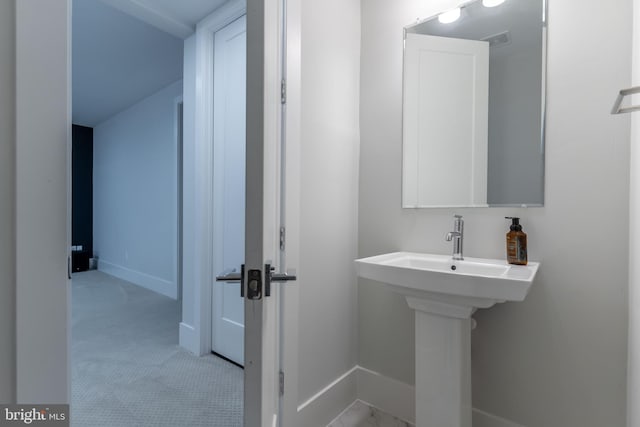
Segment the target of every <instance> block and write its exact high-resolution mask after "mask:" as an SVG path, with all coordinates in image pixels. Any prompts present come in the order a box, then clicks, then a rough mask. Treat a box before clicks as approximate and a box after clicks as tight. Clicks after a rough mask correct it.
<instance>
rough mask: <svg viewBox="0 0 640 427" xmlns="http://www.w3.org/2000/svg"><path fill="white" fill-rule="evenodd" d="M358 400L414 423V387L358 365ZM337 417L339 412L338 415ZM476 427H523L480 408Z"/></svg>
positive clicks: (475, 413) (475, 419)
mask: <svg viewBox="0 0 640 427" xmlns="http://www.w3.org/2000/svg"><path fill="white" fill-rule="evenodd" d="M355 375H356V378H357V390H358V399H359V400H361V401H362V402H364V403H367V404H369V405H371V406H375V407H376V408H378V409H381V410H382V411H384V412H386V413H388V414H389V415H393V416H394V417H396V418H399V419H401V420H404V421H409V422H410V423H413V424H415V410H416V409H415V408H416V406H415V393H416V389H415V387H414V386H412V385H409V384H406V383H403V382H402V381H398V380H395V379H393V378H389V377H386V376H384V375H382V374H380V373H378V372H374V371H372V370H370V369H367V368H363V367H361V366H356V368H355ZM336 414H337V413H336ZM473 427H524V426H523V425H521V424H518V423H515V422H513V421H509V420H506V419H504V418H500V417H498V416H496V415H492V414H489V413H487V412H484V411H481V410H479V409H476V408H474V409H473Z"/></svg>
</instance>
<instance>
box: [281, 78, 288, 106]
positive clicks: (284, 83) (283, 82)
mask: <svg viewBox="0 0 640 427" xmlns="http://www.w3.org/2000/svg"><path fill="white" fill-rule="evenodd" d="M280 103H281V104H286V103H287V81H286V80H285V79H282V80H281V81H280Z"/></svg>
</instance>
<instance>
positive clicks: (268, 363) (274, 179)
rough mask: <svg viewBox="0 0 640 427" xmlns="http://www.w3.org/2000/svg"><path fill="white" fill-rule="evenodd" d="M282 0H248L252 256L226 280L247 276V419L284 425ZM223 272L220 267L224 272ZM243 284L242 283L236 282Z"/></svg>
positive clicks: (247, 229) (247, 244)
mask: <svg viewBox="0 0 640 427" xmlns="http://www.w3.org/2000/svg"><path fill="white" fill-rule="evenodd" d="M282 11H283V5H282V3H281V0H248V1H247V14H246V20H247V24H246V39H247V42H246V49H247V50H246V61H247V63H246V73H247V74H246V81H247V86H246V148H245V149H246V162H245V168H246V170H245V201H244V202H245V203H244V204H245V212H244V263H243V264H242V266H235V267H234V266H225V267H227V268H228V267H234V268H236V271H235V272H231V273H230V272H228V271H227V272H224V274H221V275H219V276H218V277H217V278H216V279H217V280H218V281H222V282H225V281H227V282H228V281H234V280H235V281H240V290H239V291H238V290H237V287H236V295H237V297H238V298H242V302H243V304H244V369H245V371H244V372H245V374H244V425H245V427H267V426H274V427H275V426H276V425H277V423H278V414H279V396H280V391H279V390H280V380H279V366H280V361H279V341H278V340H279V336H278V332H279V311H278V301H279V291H280V289H279V287H278V286H277V283H282V282H286V281H291V280H295V276H293V275H287V274H285V273H281V272H282V271H284V268H285V266H284V265H282V263H281V259H283V257H281V251H280V227H281V213H282V210H281V206H283V203H284V198H283V197H282V191H281V184H282V181H281V179H282V175H283V174H282V172H281V168H282V161H281V147H280V136H281V133H280V132H281V117H282V116H281V114H282V111H281V108H282V104H281V80H282V73H281V67H280V57H281V46H282V31H281V19H280V18H281V16H282ZM219 273H220V272H219ZM236 286H237V285H236Z"/></svg>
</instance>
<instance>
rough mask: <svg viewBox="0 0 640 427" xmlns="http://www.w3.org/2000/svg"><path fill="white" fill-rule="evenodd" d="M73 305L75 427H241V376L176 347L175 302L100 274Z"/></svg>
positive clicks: (84, 277)
mask: <svg viewBox="0 0 640 427" xmlns="http://www.w3.org/2000/svg"><path fill="white" fill-rule="evenodd" d="M72 299H73V305H72V353H71V354H72V359H71V364H72V406H71V423H72V426H73V427H100V426H105V427H106V426H109V427H130V426H131V427H133V426H141V427H142V426H153V427H161V426H168V427H169V426H170V427H182V426H185V427H187V426H188V427H198V426H207V427H235V426H238V427H240V426H242V405H243V401H242V399H243V396H242V382H243V371H242V369H240V368H238V367H237V366H235V365H233V364H231V363H229V362H226V361H225V360H222V359H220V358H217V357H215V356H205V357H196V356H193V355H192V354H191V353H189V352H187V351H186V350H184V349H182V348H180V347H179V346H178V344H177V343H178V322H179V318H180V315H179V306H178V303H177V301H174V300H171V299H170V298H167V297H165V296H162V295H159V294H156V293H154V292H151V291H148V290H146V289H144V288H141V287H138V286H136V285H133V284H131V283H129V282H126V281H123V280H120V279H116V278H114V277H112V276H109V275H107V274H104V273H102V272H98V271H88V272H83V273H75V274H74V275H73V281H72Z"/></svg>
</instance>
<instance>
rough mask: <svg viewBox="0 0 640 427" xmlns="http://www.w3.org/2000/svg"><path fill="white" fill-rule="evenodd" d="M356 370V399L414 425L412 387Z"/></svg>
mask: <svg viewBox="0 0 640 427" xmlns="http://www.w3.org/2000/svg"><path fill="white" fill-rule="evenodd" d="M357 368H358V369H357V373H356V378H357V382H358V399H360V400H361V401H363V402H364V403H367V404H369V405H371V406H375V407H376V408H378V409H381V410H383V411H384V412H386V413H388V414H390V415H393V416H394V417H396V418H400V419H401V420H404V421H409V422H410V423H412V424H415V422H416V399H415V395H416V388H415V387H414V386H412V385H409V384H405V383H403V382H402V381H398V380H394V379H393V378H389V377H385V376H384V375H382V374H379V373H377V372H374V371H372V370H370V369H367V368H363V367H361V366H358V367H357Z"/></svg>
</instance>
